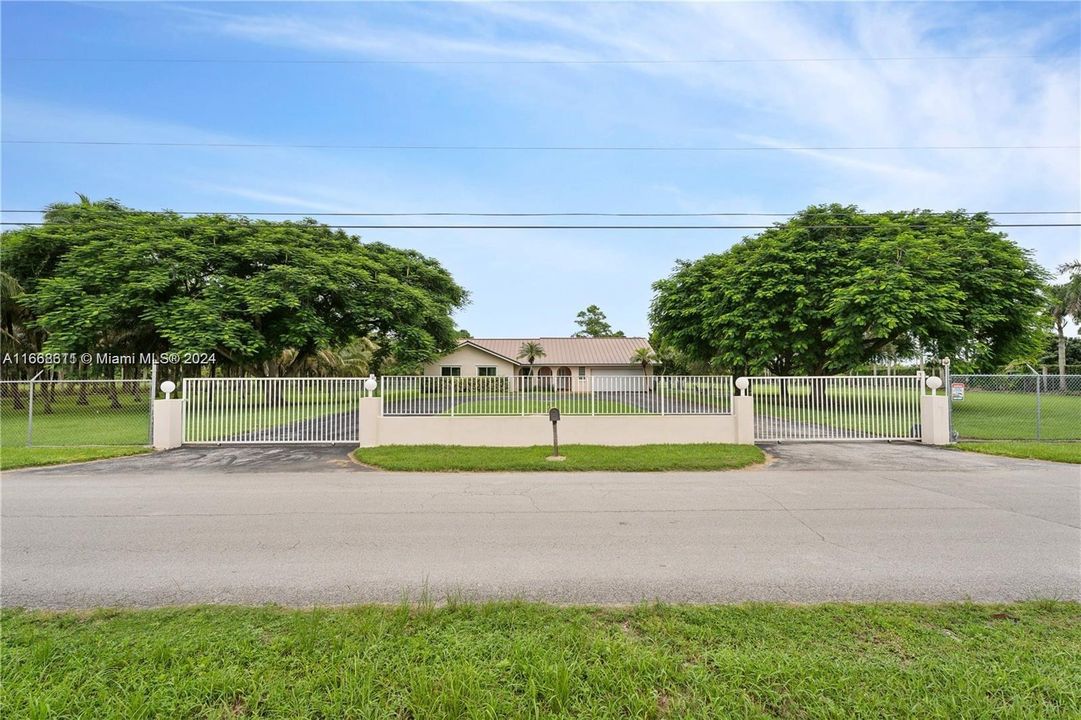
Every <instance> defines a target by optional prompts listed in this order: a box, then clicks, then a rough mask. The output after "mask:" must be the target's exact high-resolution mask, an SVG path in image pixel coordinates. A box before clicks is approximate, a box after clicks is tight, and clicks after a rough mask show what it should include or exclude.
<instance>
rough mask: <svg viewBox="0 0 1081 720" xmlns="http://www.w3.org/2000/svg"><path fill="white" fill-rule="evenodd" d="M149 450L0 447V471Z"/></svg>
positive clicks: (129, 446) (114, 446) (124, 447)
mask: <svg viewBox="0 0 1081 720" xmlns="http://www.w3.org/2000/svg"><path fill="white" fill-rule="evenodd" d="M148 452H150V448H148V447H144V446H139V445H112V446H106V447H11V446H7V445H3V446H0V470H14V469H15V468H21V467H37V466H39V465H59V464H61V463H73V462H85V461H86V460H101V459H103V458H112V457H123V456H125V455H140V454H142V453H148Z"/></svg>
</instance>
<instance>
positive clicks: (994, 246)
mask: <svg viewBox="0 0 1081 720" xmlns="http://www.w3.org/2000/svg"><path fill="white" fill-rule="evenodd" d="M1045 277H1046V276H1045V273H1044V271H1043V270H1042V269H1041V268H1040V267H1039V266H1038V265H1037V264H1036V263H1035V262H1034V261H1033V259H1032V257H1031V255H1030V253H1029V252H1028V251H1026V250H1023V249H1021V248H1020V247H1018V246H1017V245H1016V244H1015V243H1014V242H1013V241H1011V240H1010V239H1009V238H1008V237H1006V236H1005V235H1004V234H1003V233H1000V232H996V231H995V229H994V227H993V223H992V222H991V220H990V218H988V217H987V216H986V215H984V214H973V215H970V214H967V213H964V212H948V213H931V212H903V213H902V212H893V213H874V214H869V213H863V212H860V210H859V209H858V208H856V207H854V206H840V205H824V206H813V207H810V208H807V209H806V210H804V211H803V212H801V213H799V214H798V215H796V216H795V217H793V218H792V219H791V220H789V221H787V222H785V223H783V224H779V225H777V226H775V227H773V228H771V229H769V230H766V231H765V232H763V233H761V234H759V235H756V236H754V237H749V238H745V239H744V240H742V241H741V242H739V243H737V244H736V245H734V246H733V247H731V248H730V249H729V250H727V251H725V252H723V253H718V254H712V255H707V256H705V257H703V258H701V259H699V260H696V261H693V262H688V261H681V262H680V263H679V264H678V266H677V268H676V270H675V272H674V273H673V274H672V275H671V276H670V277H667V278H664V279H662V280H660V281H658V282H656V283H655V284H654V290H655V296H654V300H653V303H652V307H651V311H650V319H651V321H652V323H653V327H654V329H655V331H656V333H657V334H658V336H659V338H660V339H661V340H662V341H663V342H664V343H665V344H666V345H669V346H671V347H673V348H675V349H676V350H678V351H680V352H682V353H684V354H685V355H686V356H687V357H688V358H690V359H691V360H697V361H702V362H711V363H713V365H714V366H715V367H719V368H723V369H727V370H732V371H736V372H761V371H766V370H768V371H770V372H773V373H775V374H782V375H783V374H809V375H815V374H826V373H838V372H845V371H849V370H851V369H852V368H854V367H856V366H858V365H861V364H863V363H866V362H869V361H874V360H875V359H877V358H880V357H882V356H883V355H884V354H890V353H892V354H898V353H900V354H909V355H915V354H918V353H920V352H925V353H931V354H933V355H935V356H942V355H950V356H953V357H955V358H958V359H959V360H961V361H962V362H965V363H968V364H970V365H971V366H974V367H980V368H990V367H995V366H997V365H1001V364H1004V363H1005V362H1007V361H1009V360H1011V359H1013V358H1015V357H1018V356H1027V355H1031V354H1032V353H1033V352H1034V351H1035V348H1036V347H1037V346H1038V343H1039V341H1040V340H1039V338H1040V335H1041V328H1040V316H1041V310H1042V309H1043V305H1044V299H1043V295H1042V288H1043V283H1044V281H1045Z"/></svg>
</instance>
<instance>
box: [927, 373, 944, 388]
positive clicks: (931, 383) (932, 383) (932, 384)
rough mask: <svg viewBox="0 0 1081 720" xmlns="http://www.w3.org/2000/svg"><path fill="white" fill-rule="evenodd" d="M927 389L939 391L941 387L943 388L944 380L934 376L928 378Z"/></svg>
mask: <svg viewBox="0 0 1081 720" xmlns="http://www.w3.org/2000/svg"><path fill="white" fill-rule="evenodd" d="M927 387H929V388H931V389H932V390H938V389H939V388H940V387H942V380H940V379H939V378H938V377H936V376H934V375H932V376H931V377H929V378H927Z"/></svg>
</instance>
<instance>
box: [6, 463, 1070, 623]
mask: <svg viewBox="0 0 1081 720" xmlns="http://www.w3.org/2000/svg"><path fill="white" fill-rule="evenodd" d="M770 450H771V452H773V453H774V454H775V455H776V460H775V461H774V462H773V463H772V464H770V465H769V466H768V467H765V468H758V469H752V470H745V471H737V472H727V473H664V474H616V473H588V474H574V473H566V474H560V473H552V474H524V475H513V474H496V475H481V474H439V475H431V474H391V473H383V472H371V471H365V470H364V468H361V467H359V466H356V465H355V464H352V463H351V462H350V461H349V460H348V459H347V458H346V457H345V453H346V450H345V449H344V448H303V447H292V448H266V449H264V448H243V449H237V448H206V449H202V448H199V449H190V448H189V449H182V450H178V451H172V452H170V453H167V454H158V455H153V456H145V457H136V458H128V459H124V460H116V461H106V462H99V463H92V464H87V465H82V466H69V467H66V468H51V469H48V468H47V469H39V470H27V471H18V472H6V473H4V475H3V479H2V500H3V526H2V534H0V541H2V555H0V560H2V566H0V583H2V585H0V593H2V601H3V604H4V605H6V606H34V607H54V608H66V607H89V606H96V605H121V606H155V605H170V604H188V603H204V602H210V603H266V602H275V603H283V604H288V605H311V604H337V603H351V602H364V601H382V602H396V601H399V600H400V599H401V598H402V597H403V596H411V597H413V598H416V597H418V595H419V594H421V593H422V592H428V593H429V594H430V595H431V597H433V598H434V599H436V600H439V599H442V598H445V597H448V596H454V597H458V598H462V599H478V598H512V597H516V598H526V599H537V600H547V601H555V602H564V603H631V602H638V601H642V600H646V601H649V600H655V599H661V600H666V601H672V602H729V601H740V600H776V601H795V602H813V601H822V600H917V601H938V600H963V599H972V600H977V601H991V600H1015V599H1025V598H1073V599H1081V530H1079V527H1081V468H1079V467H1078V466H1069V465H1058V464H1052V463H1037V462H1028V461H1018V460H1009V459H1005V458H992V457H988V456H981V455H973V454H968V453H961V452H954V451H948V450H940V449H934V448H925V447H921V446H918V445H907V444H893V445H885V444H875V445H866V444H847V445H846V444H828V445H826V444H820V445H815V444H806V445H784V446H774V447H772V448H770Z"/></svg>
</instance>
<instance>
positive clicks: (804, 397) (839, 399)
mask: <svg viewBox="0 0 1081 720" xmlns="http://www.w3.org/2000/svg"><path fill="white" fill-rule="evenodd" d="M749 380H750V388H749V389H750V393H751V396H752V397H753V398H754V439H755V440H756V441H762V442H781V441H785V440H798V441H831V440H832V441H846V440H849V441H852V440H917V439H919V438H920V396H921V395H922V393H923V382H924V376H923V375H920V374H917V375H893V376H884V375H878V376H874V375H852V376H789V377H779V376H771V377H752V378H749Z"/></svg>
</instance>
